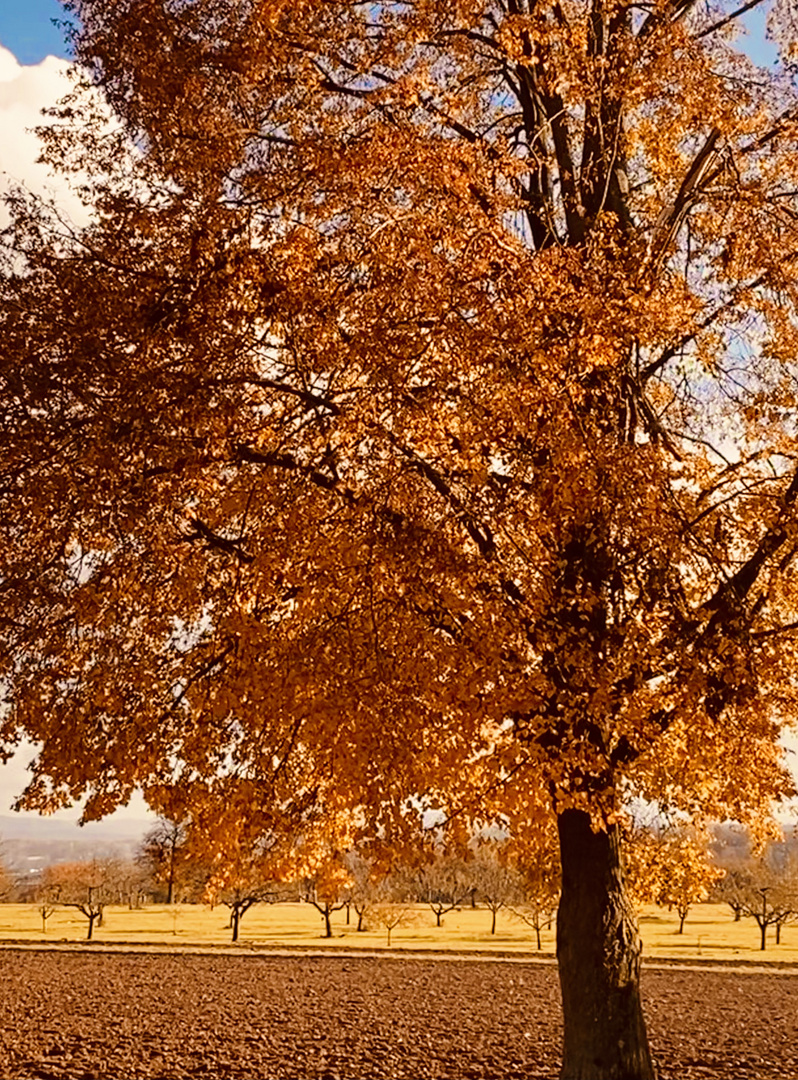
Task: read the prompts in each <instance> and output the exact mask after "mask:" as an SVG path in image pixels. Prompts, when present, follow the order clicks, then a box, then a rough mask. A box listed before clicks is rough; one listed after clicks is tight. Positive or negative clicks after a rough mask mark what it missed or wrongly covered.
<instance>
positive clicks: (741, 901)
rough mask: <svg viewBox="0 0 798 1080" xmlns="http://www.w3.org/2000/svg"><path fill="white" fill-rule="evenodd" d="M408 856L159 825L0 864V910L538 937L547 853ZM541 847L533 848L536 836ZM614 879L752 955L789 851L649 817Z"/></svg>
mask: <svg viewBox="0 0 798 1080" xmlns="http://www.w3.org/2000/svg"><path fill="white" fill-rule="evenodd" d="M431 836H432V840H431V841H430V837H427V838H425V839H424V840H421V841H420V842H419V845H418V847H417V848H416V849H413V850H406V851H403V852H401V853H400V854H401V857H393V858H387V857H386V853H385V852H383V851H373V852H372V851H369V850H367V849H364V848H360V849H359V848H354V849H349V850H340V849H339V848H338V847H336V846H335V845H332V844H331V845H330V846H329V848H328V849H327V850H326V851H325V850H323V849H319V848H318V846H314V848H313V849H312V851H308V852H305V851H304V850H303V846H302V842H301V838H297V837H293V838H291V840H290V842H288V843H286V842H285V838H280V837H276V836H269V835H265V836H264V835H263V834H260V835H257V836H255V837H254V838H250V839H249V840H247V839H246V838H242V841H241V843H240V844H239V845H238V846H237V848H236V849H235V850H234V851H233V852H232V854H231V852H230V850H229V848H228V849H227V850H226V851H225V853H224V855H223V856H221V855H220V854H219V853H218V852H214V851H213V848H212V846H211V845H209V844H208V841H207V837H205V836H204V835H201V834H198V833H197V831H196V830H195V829H194V828H193V827H192V824H191V821H190V819H189V818H185V819H182V820H173V819H170V818H166V817H162V818H159V820H158V822H157V824H156V825H155V826H153V828H152V829H150V830H149V832H148V833H147V834H146V835H145V837H144V839H143V840H142V843H141V845H140V847H139V850H138V852H137V854H136V856H135V857H134V858H132V859H117V858H101V859H91V860H84V861H71V862H64V863H55V864H52V865H50V866H48V867H46V868H45V869H44V870H43V872H42V873H41V874H37V875H35V877H26V878H24V879H19V880H15V879H14V877H13V875H12V874H11V873H10V872H9V871H8V870H7V869H6V868H5V867H4V866H3V865H2V863H0V902H18V903H19V902H24V903H34V904H35V905H36V906H37V909H38V912H39V915H40V917H41V922H42V932H43V933H46V932H47V921H48V919H49V918H50V916H51V915H52V914H53V912H54V911H55V910H57V908H58V907H59V906H60V907H69V908H72V909H74V910H75V911H77V912H79V913H80V914H81V915H82V916H83V917H84V918H85V919H86V928H87V934H86V936H87V938H89V939H91V937H92V935H93V932H94V930H95V928H96V927H97V926H101V925H102V921H103V915H104V911H105V908H106V907H107V906H109V905H125V906H127V907H129V908H131V909H134V908H139V907H142V906H144V905H145V904H153V903H154V904H175V905H177V904H199V903H205V904H210V905H211V906H215V905H219V906H223V907H226V908H227V909H229V913H230V914H229V928H230V930H231V936H232V940H233V941H236V940H238V937H239V932H240V926H241V921H242V919H243V918H244V916H245V915H246V913H247V912H248V911H249V910H250V909H251V908H252V907H254V906H255V905H256V904H261V903H280V902H287V901H293V902H297V901H302V902H304V903H307V904H309V905H311V906H313V907H314V908H315V909H316V910H317V911H318V912H319V915H320V917H321V920H322V924H323V928H324V929H323V933H324V936H326V937H332V936H333V924H332V920H333V916H334V915H336V914H337V913H339V912H340V913H342V915H341V917H342V918H344V919H345V920H346V924H347V925H351V924H352V923H354V925H355V930H356V931H364V930H367V929H374V928H376V927H381V928H382V929H384V930H385V932H386V937H387V941H388V943H389V944H390V940H391V933H392V931H393V930H394V929H396V928H397V927H400V926H406V925H409V924H410V923H411V922H412V921H413V919H415V918H417V916H418V908H419V907H420V906H426V907H428V908H429V910H430V912H431V914H432V916H434V919H435V925H436V926H437V927H441V926H442V925H443V924H444V920H445V917H446V916H447V915H448V914H449V913H450V912H453V911H457V910H460V909H462V908H464V907H471V908H477V907H480V908H483V909H485V910H486V911H487V913H488V914H489V916H490V923H489V925H490V933H491V934H495V933H496V926H497V916H498V915H499V913H500V912H504V913H505V915H506V916H508V917H510V918H513V919H516V920H519V921H521V922H522V923H524V924H525V925H527V926H528V927H530V929H531V930H532V931H533V932H534V935H535V943H536V947H537V949H538V950H540V949H541V947H542V939H541V933H542V931H543V930H544V929H550V928H551V926H552V924H553V921H554V919H555V916H556V910H557V904H558V900H559V893H560V869H559V863H558V858H557V853H556V846H555V845H554V844H553V843H551V842H541V843H539V844H537V845H536V846H534V847H532V848H530V847H525V848H521V847H519V846H518V845H517V844H515V842H514V841H513V840H512V839H511V838H509V837H508V836H507V835H506V834H505V833H502V831H501V829H500V828H499V829H493V831H491V830H490V829H488V830H486V831H484V832H482V833H480V832H477V833H476V834H474V835H471V836H468V837H467V838H465V839H464V840H462V842H461V843H459V844H457V843H450V842H447V841H445V840H444V839H443V838H442V835H441V834H439V833H436V832H434V831H433V833H432V834H431ZM544 839H545V838H544ZM627 839H628V844H627V868H626V869H627V873H628V877H629V882H630V886H631V891H632V895H633V897H634V899H635V901H636V903H637V905H638V907H640V906H642V905H644V904H657V905H660V906H662V907H666V908H667V909H668V910H673V911H675V912H676V915H677V918H678V930H677V933H679V934H681V933H683V931H684V926H685V923H686V921H687V918H688V916H689V913H690V910H691V909H692V908H693V907H694V906H695V905H696V904H698V903H701V902H703V901H706V900H710V901H712V902H714V903H723V904H727V905H728V907H729V909H730V912H731V914H732V917H733V919H734V920H735V921H739V920H740V919H744V918H746V919H751V920H752V921H753V922H754V923H755V924H756V925H757V927H758V930H759V935H760V948H761V949H763V950H764V949H765V948H766V946H767V942H768V931H772V934H774V935H775V942H776V944H779V943H780V941H781V933H782V930H783V928H784V927H785V926H787V925H789V924H790V923H795V922H798V853H796V851H795V850H794V846H795V845H794V844H792V843H790V842H789V841H784V840H782V841H778V842H777V841H771V842H770V843H767V844H760V845H759V847H757V846H756V844H754V843H753V842H752V841H751V839H750V838H749V837H748V835H747V833H746V832H745V831H744V830H742V829H734V828H731V827H729V826H726V827H722V828H721V827H716V828H715V829H714V830H711V831H706V832H701V831H700V830H697V829H696V828H694V827H689V828H688V827H685V826H680V825H679V824H672V823H667V822H663V821H662V820H660V819H657V818H654V819H653V820H651V821H648V822H645V823H641V822H634V821H630V822H629V824H628V836H627Z"/></svg>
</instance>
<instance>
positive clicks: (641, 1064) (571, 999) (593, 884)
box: [557, 810, 656, 1080]
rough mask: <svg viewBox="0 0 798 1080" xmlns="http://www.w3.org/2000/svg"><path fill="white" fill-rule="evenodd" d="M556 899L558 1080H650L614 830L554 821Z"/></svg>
mask: <svg viewBox="0 0 798 1080" xmlns="http://www.w3.org/2000/svg"><path fill="white" fill-rule="evenodd" d="M558 830H559V837H560V858H561V861H562V897H561V900H560V907H559V914H558V917H557V961H558V965H559V973H560V986H561V989H562V1004H563V1020H564V1047H563V1067H562V1073H561V1080H655V1075H656V1074H655V1070H654V1065H653V1062H652V1059H651V1055H650V1052H649V1049H648V1039H647V1036H646V1026H645V1021H644V1019H643V1010H642V1006H641V1002H640V983H639V976H640V949H641V944H640V937H639V934H638V931H637V923H636V920H635V917H634V912H633V911H632V908H631V905H630V903H629V900H628V898H627V896H626V892H625V889H624V881H623V867H622V862H621V851H620V830H619V828H618V826H617V825H616V826H611V827H610V828H609V829H608V831H607V832H597V833H594V832H593V830H592V828H591V826H590V818H589V816H588V815H587V814H586V813H584V812H583V811H581V810H566V811H564V812H563V813H561V814H560V815H559V817H558Z"/></svg>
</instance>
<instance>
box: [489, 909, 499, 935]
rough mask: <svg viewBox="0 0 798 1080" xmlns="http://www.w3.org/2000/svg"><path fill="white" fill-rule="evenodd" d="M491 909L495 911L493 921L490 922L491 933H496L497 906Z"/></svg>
mask: <svg viewBox="0 0 798 1080" xmlns="http://www.w3.org/2000/svg"><path fill="white" fill-rule="evenodd" d="M491 911H492V912H493V921H492V922H491V924H490V932H491V934H495V933H496V911H497V908H491Z"/></svg>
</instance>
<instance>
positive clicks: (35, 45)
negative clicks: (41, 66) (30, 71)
mask: <svg viewBox="0 0 798 1080" xmlns="http://www.w3.org/2000/svg"><path fill="white" fill-rule="evenodd" d="M63 18H64V9H63V8H62V7H61V4H59V3H58V0H5V2H0V45H4V46H5V47H6V48H7V49H9V50H10V51H11V52H12V53H13V54H14V55H15V56H16V58H17V60H19V62H20V63H21V64H38V63H39V61H40V60H43V59H44V57H45V56H48V55H52V56H66V55H67V51H66V46H65V44H64V38H63V34H62V33H61V31H60V30H59V29H58V27H55V26H53V24H52V21H51V20H53V19H63Z"/></svg>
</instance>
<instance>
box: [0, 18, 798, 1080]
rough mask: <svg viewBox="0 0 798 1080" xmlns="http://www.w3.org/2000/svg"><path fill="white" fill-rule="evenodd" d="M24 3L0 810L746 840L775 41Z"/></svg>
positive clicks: (588, 25) (764, 461) (757, 684)
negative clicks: (474, 812) (116, 810)
mask: <svg viewBox="0 0 798 1080" xmlns="http://www.w3.org/2000/svg"><path fill="white" fill-rule="evenodd" d="M68 7H69V8H70V10H72V11H73V12H74V13H75V15H76V16H77V17H78V21H79V28H78V29H77V30H76V31H75V36H74V49H75V56H76V60H77V63H78V69H77V70H78V72H79V74H78V82H77V85H76V87H75V91H74V93H73V95H72V97H71V99H69V100H67V101H66V102H65V103H64V105H63V106H62V108H61V109H60V111H59V112H58V116H57V120H58V122H57V123H56V124H55V125H54V126H51V127H50V128H49V129H48V133H47V135H46V143H45V153H46V155H47V158H48V160H49V161H50V162H51V163H52V164H53V165H55V166H56V167H58V168H60V169H61V170H62V171H66V172H68V173H72V174H73V175H74V176H75V182H76V183H77V184H79V185H81V186H82V191H83V195H84V198H85V199H86V201H87V202H88V203H89V204H91V205H92V206H93V207H94V215H93V218H92V222H91V224H90V225H89V226H88V227H87V228H85V229H83V230H75V229H70V228H69V227H68V226H67V225H66V224H65V223H64V222H63V221H62V220H61V219H60V218H59V217H58V215H57V214H56V213H55V212H52V211H51V210H49V209H48V207H47V206H46V205H43V204H40V203H35V202H33V201H32V200H30V199H26V198H25V197H24V195H23V194H22V193H17V194H16V195H15V196H13V197H12V199H11V207H12V210H13V211H14V215H15V220H14V223H13V225H12V227H11V228H10V230H9V231H8V232H7V234H6V259H5V273H4V276H3V280H2V283H1V284H0V288H2V295H1V296H0V319H2V331H3V342H4V350H3V356H2V359H1V360H0V373H2V382H0V395H1V396H0V415H2V423H3V433H4V440H3V446H2V450H0V478H1V480H0V509H1V510H2V513H0V522H2V524H0V528H1V529H2V550H3V555H2V571H0V573H1V579H2V587H3V596H4V604H3V614H2V626H3V640H4V646H5V648H4V653H3V655H4V662H5V667H4V678H5V685H6V687H7V690H8V695H9V704H10V707H9V710H8V711H7V713H6V714H5V717H4V720H3V726H2V733H3V737H4V738H5V739H6V741H7V743H8V744H13V743H14V742H15V740H17V739H18V738H19V737H20V736H21V734H23V733H24V734H26V735H27V736H29V737H31V738H33V739H35V740H38V741H40V742H41V744H42V749H41V753H40V755H39V758H38V761H37V763H36V766H35V772H34V778H33V781H32V784H31V786H30V787H29V789H28V792H27V794H26V796H25V801H26V804H27V805H31V806H38V807H40V808H44V809H52V808H54V807H56V806H59V805H62V804H63V803H64V802H65V801H68V800H70V799H72V798H73V797H75V796H77V795H81V794H84V793H87V794H88V795H89V801H88V804H87V810H86V813H87V815H88V816H89V817H91V816H96V815H101V814H103V813H105V812H107V811H108V810H110V809H111V808H113V807H114V806H115V805H117V804H118V803H119V802H122V801H124V800H126V799H127V798H128V796H129V795H130V793H131V791H132V790H133V789H134V787H135V786H136V785H139V786H141V787H142V788H143V789H144V790H145V793H147V796H148V798H149V799H150V801H151V802H152V803H153V804H154V805H155V806H156V807H158V806H160V805H163V802H164V801H165V800H166V799H167V798H168V797H171V796H168V794H167V793H169V792H170V791H172V790H173V789H174V788H175V787H177V788H179V789H181V791H182V793H181V798H182V797H185V798H186V799H187V800H189V801H190V802H192V803H193V804H195V805H202V806H206V807H211V806H219V807H223V808H224V815H223V817H224V820H225V821H226V822H228V823H229V822H230V821H234V820H236V815H238V816H247V817H248V819H249V822H250V826H249V827H251V822H252V819H253V818H256V817H257V816H258V815H261V816H262V817H263V825H264V828H270V827H272V826H273V822H274V818H275V816H276V815H277V814H278V810H279V815H282V816H285V815H287V814H289V813H290V812H292V811H293V812H294V813H295V814H296V815H297V816H299V817H300V818H301V817H302V816H303V815H307V813H308V811H309V809H310V808H318V807H321V806H323V807H324V821H325V822H326V823H329V822H331V821H336V822H338V827H339V829H340V830H341V833H342V835H349V834H352V833H353V832H354V831H356V830H357V829H358V828H360V826H361V825H363V824H364V823H367V825H366V827H367V828H368V830H369V831H371V832H372V833H374V832H375V831H377V832H379V833H380V835H383V836H390V835H393V834H394V833H396V832H398V831H400V830H401V828H402V827H403V824H404V823H405V821H406V820H407V817H408V815H407V805H408V803H407V800H408V799H422V800H424V803H425V805H427V806H430V807H439V808H442V809H443V810H444V811H445V812H447V813H449V814H454V815H456V814H457V813H458V812H461V811H463V809H464V808H465V809H466V810H468V808H479V810H480V811H481V812H484V813H499V812H501V813H503V814H504V815H506V818H507V820H508V821H509V822H510V823H511V827H512V829H513V831H514V832H516V833H524V832H525V831H526V832H527V833H528V832H529V830H531V829H534V828H536V827H539V826H540V827H545V826H546V821H547V819H549V818H550V815H551V814H552V812H555V813H556V814H557V815H558V816H559V819H560V822H561V824H562V823H563V821H564V820H565V819H564V815H567V814H568V812H569V811H574V812H577V813H579V814H583V815H584V814H587V815H589V817H590V820H591V822H592V824H593V826H594V827H601V828H604V829H606V830H612V829H613V828H614V826H615V823H616V822H617V819H618V815H619V814H620V812H621V810H622V807H623V804H624V801H625V800H626V799H627V798H628V797H630V796H631V795H642V796H644V797H645V798H647V799H650V800H655V801H657V802H659V803H660V804H662V805H664V806H667V807H668V808H670V809H675V810H681V811H685V812H687V813H688V814H697V815H703V814H711V815H715V816H718V817H726V816H728V817H734V818H738V819H741V820H744V821H751V822H753V821H755V820H761V819H762V818H763V816H765V815H766V814H767V813H768V810H769V806H770V803H771V800H772V799H773V798H774V797H778V796H780V795H782V794H785V793H787V792H789V791H791V790H792V780H791V778H790V776H789V774H788V772H787V771H786V769H785V766H784V760H783V752H782V750H781V749H780V746H779V735H780V733H781V731H782V728H783V727H784V725H785V724H787V723H789V722H791V720H792V717H793V715H794V705H795V701H794V697H795V685H796V683H795V658H796V657H795V641H796V637H795V635H796V630H798V593H797V592H796V585H795V556H796V554H797V553H798V539H796V527H795V526H796V514H795V511H796V498H797V497H798V469H797V468H796V429H795V421H794V415H795V404H796V369H795V359H794V358H795V354H796V345H797V344H798V332H797V327H798V323H796V310H795V304H796V259H795V251H796V238H797V234H798V227H797V226H796V220H797V218H796V214H797V213H798V204H797V202H796V194H795V193H796V190H798V154H797V153H796V134H798V99H797V98H796V90H795V81H794V80H795V53H796V45H797V44H798V33H797V32H796V23H795V17H794V14H793V12H792V10H791V8H790V7H789V5H788V4H787V3H784V2H781V0H778V2H776V3H774V4H770V5H766V4H765V3H764V2H763V3H759V4H757V3H754V4H746V5H744V6H741V7H740V8H739V10H738V9H737V7H736V5H734V4H729V3H726V2H725V0H721V2H711V3H706V4H700V5H699V4H697V3H695V2H693V0H656V2H652V3H645V4H629V3H621V2H615V0H559V2H558V0H555V2H549V0H547V2H545V3H540V2H535V0H453V2H449V3H445V4H444V3H441V2H440V0H415V2H408V3H404V2H402V3H393V2H386V3H375V4H364V3H359V2H354V0H329V2H314V3H310V2H307V0H292V2H291V3H286V2H283V0H249V2H247V3H240V2H234V0H193V2H180V0H178V2H167V0H117V2H115V3H114V4H112V5H109V4H107V3H105V2H103V3H100V2H99V0H75V2H73V3H71V4H70V5H68ZM751 8H756V9H758V10H759V11H760V12H766V11H767V12H768V19H769V23H768V25H769V33H770V40H771V44H772V47H773V49H774V50H775V55H776V57H777V59H776V61H775V62H774V63H773V64H772V65H770V66H769V67H767V68H765V67H761V66H757V65H756V64H755V63H754V62H753V61H752V60H751V58H750V57H748V56H747V55H746V54H745V52H744V51H742V49H741V47H740V42H739V40H738V39H737V38H736V37H735V36H734V35H735V32H736V30H737V27H738V24H739V22H740V16H741V13H743V12H744V11H745V10H747V9H748V10H750V9H751ZM88 88H92V93H89V91H88ZM97 91H99V92H100V100H102V101H104V102H106V103H107V105H108V107H109V108H110V110H111V113H112V116H113V122H112V123H109V120H108V115H107V113H106V112H105V111H104V107H101V106H98V105H97V100H98V98H97ZM211 816H213V815H211ZM411 816H412V815H411ZM414 821H415V819H414ZM608 835H609V832H608ZM562 836H563V834H562V832H561V840H562ZM613 842H614V841H613ZM569 880H571V879H570V877H569V875H568V873H566V874H565V877H564V893H563V896H564V900H565V897H566V893H567V889H568V886H567V882H568V881H569ZM566 1026H567V1025H566ZM572 1072H573V1069H572ZM573 1074H574V1075H575V1072H573ZM613 1075H615V1074H613ZM618 1075H620V1074H618ZM640 1075H643V1074H642V1073H640Z"/></svg>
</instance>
